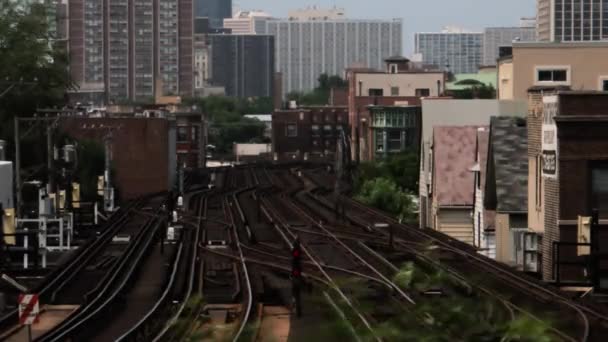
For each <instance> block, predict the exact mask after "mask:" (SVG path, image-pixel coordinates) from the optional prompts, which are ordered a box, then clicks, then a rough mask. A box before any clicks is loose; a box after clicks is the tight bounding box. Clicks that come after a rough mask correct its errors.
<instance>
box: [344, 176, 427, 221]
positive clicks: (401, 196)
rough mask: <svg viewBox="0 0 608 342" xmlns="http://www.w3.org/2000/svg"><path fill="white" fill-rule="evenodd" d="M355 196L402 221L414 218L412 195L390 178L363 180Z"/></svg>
mask: <svg viewBox="0 0 608 342" xmlns="http://www.w3.org/2000/svg"><path fill="white" fill-rule="evenodd" d="M355 198H356V199H357V200H359V201H361V202H362V203H364V204H366V205H369V206H372V207H375V208H378V209H380V210H383V211H386V212H387V213H390V214H393V215H395V216H397V217H398V218H399V219H400V220H403V221H407V222H410V221H413V220H415V218H416V215H415V212H416V208H415V205H414V202H413V200H412V197H411V196H410V195H408V194H407V193H405V192H404V191H402V190H401V189H400V188H399V187H398V186H397V184H395V182H394V181H393V180H391V179H387V178H382V177H381V178H374V179H371V180H367V181H365V182H364V183H363V185H362V187H361V189H360V190H359V192H358V194H357V196H356V197H355Z"/></svg>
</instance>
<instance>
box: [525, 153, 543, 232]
mask: <svg viewBox="0 0 608 342" xmlns="http://www.w3.org/2000/svg"><path fill="white" fill-rule="evenodd" d="M537 182H538V180H537V179H536V158H528V228H530V229H531V230H533V231H534V232H536V233H543V232H544V231H545V212H544V210H543V204H544V203H545V198H544V197H545V191H544V189H542V188H541V193H540V195H541V201H540V202H541V203H540V206H537V203H536V186H537ZM542 186H543V184H542V179H541V187H542Z"/></svg>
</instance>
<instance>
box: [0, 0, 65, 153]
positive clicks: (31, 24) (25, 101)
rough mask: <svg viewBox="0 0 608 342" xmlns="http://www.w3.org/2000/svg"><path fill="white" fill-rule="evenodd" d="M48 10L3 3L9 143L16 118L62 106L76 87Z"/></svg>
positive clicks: (2, 134) (0, 99) (2, 68)
mask: <svg viewBox="0 0 608 342" xmlns="http://www.w3.org/2000/svg"><path fill="white" fill-rule="evenodd" d="M47 9H48V7H46V5H43V4H38V3H33V4H32V3H31V2H29V1H12V0H0V61H1V62H0V138H3V139H6V140H9V141H12V136H13V124H12V120H13V117H14V116H15V115H19V116H31V115H33V114H34V113H35V112H36V109H37V108H41V107H52V106H57V105H62V104H63V103H64V99H65V93H66V89H68V88H69V87H71V86H72V82H71V81H70V77H69V74H68V68H67V65H68V58H67V54H66V51H65V49H64V48H62V47H61V46H60V45H59V44H56V43H55V41H54V37H52V35H51V32H50V30H49V17H48V12H47ZM3 93H4V94H3ZM10 151H12V149H10ZM24 152H26V151H24Z"/></svg>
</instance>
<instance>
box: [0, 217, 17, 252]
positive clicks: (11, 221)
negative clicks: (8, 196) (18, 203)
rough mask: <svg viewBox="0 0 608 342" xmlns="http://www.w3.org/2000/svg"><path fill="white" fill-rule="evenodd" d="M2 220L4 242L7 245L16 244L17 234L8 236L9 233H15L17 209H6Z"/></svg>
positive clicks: (0, 218)
mask: <svg viewBox="0 0 608 342" xmlns="http://www.w3.org/2000/svg"><path fill="white" fill-rule="evenodd" d="M0 220H2V228H3V229H4V243H6V244H7V245H15V242H16V241H15V236H6V235H7V234H15V209H12V208H11V209H4V216H3V217H0Z"/></svg>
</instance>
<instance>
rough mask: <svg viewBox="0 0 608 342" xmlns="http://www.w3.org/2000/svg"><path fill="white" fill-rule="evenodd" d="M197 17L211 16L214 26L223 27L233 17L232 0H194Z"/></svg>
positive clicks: (211, 24)
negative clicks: (227, 19)
mask: <svg viewBox="0 0 608 342" xmlns="http://www.w3.org/2000/svg"><path fill="white" fill-rule="evenodd" d="M194 1H195V9H196V12H195V13H196V16H197V17H206V18H209V25H210V26H211V27H212V28H221V27H222V25H223V23H224V19H226V18H230V17H232V0H194Z"/></svg>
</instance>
